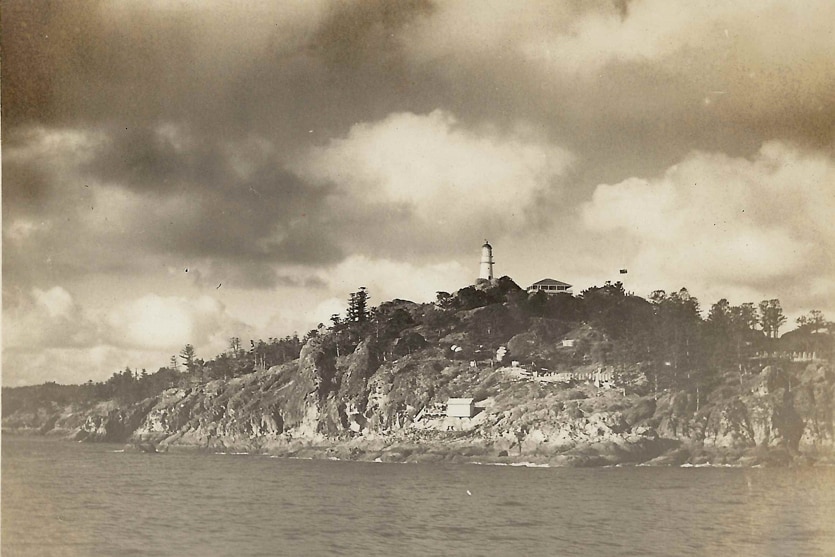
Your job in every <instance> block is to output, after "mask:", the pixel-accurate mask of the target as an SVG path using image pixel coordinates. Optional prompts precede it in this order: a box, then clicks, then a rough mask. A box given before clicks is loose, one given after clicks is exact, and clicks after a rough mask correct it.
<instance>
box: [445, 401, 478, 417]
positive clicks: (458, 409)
mask: <svg viewBox="0 0 835 557" xmlns="http://www.w3.org/2000/svg"><path fill="white" fill-rule="evenodd" d="M446 415H447V417H449V418H472V417H473V416H475V402H474V401H473V399H472V398H451V399H449V400H448V401H447V403H446Z"/></svg>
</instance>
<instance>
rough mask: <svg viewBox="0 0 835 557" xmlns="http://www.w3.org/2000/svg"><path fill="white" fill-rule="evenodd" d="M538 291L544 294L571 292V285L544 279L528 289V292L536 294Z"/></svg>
mask: <svg viewBox="0 0 835 557" xmlns="http://www.w3.org/2000/svg"><path fill="white" fill-rule="evenodd" d="M540 290H541V291H542V292H545V293H546V294H556V293H558V292H571V285H570V284H568V283H567V282H562V281H559V280H554V279H550V278H546V279H542V280H538V281H536V282H535V283H533V284H532V285H530V286H529V287H528V292H538V291H540Z"/></svg>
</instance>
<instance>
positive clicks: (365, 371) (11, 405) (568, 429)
mask: <svg viewBox="0 0 835 557" xmlns="http://www.w3.org/2000/svg"><path fill="white" fill-rule="evenodd" d="M488 267H489V273H490V275H492V264H490V265H487V264H486V263H485V265H483V268H484V269H488ZM485 272H487V271H485ZM555 282H558V281H555ZM560 284H564V283H560ZM367 299H368V294H367V292H366V291H365V290H364V289H361V290H360V291H359V292H357V293H354V294H352V296H351V303H350V305H349V311H348V317H347V318H346V319H344V320H342V319H339V318H338V317H335V319H334V321H333V324H332V326H329V327H325V326H324V325H320V326H319V327H318V328H317V329H314V330H312V331H311V332H309V333H308V334H307V335H306V336H305V337H304V338H303V339H299V338H297V337H294V339H289V338H288V339H283V340H282V341H281V342H277V341H276V342H272V343H271V344H268V343H259V344H256V343H252V349H251V350H250V351H245V350H243V349H242V348H241V347H240V342H239V341H238V342H237V346H236V345H235V344H236V343H234V342H233V343H232V346H231V348H230V352H229V353H226V354H222V355H220V356H218V357H217V358H215V359H214V360H211V361H209V362H203V361H197V362H194V361H192V362H191V365H190V366H189V367H187V369H186V370H185V371H179V370H177V369H174V367H175V366H173V365H172V366H170V367H168V368H161V369H160V370H159V371H158V372H156V373H153V374H142V375H141V376H140V374H139V373H136V374H134V373H131V372H130V370H128V374H127V375H129V377H126V374H125V373H124V372H122V373H118V374H115V375H114V377H113V378H111V380H109V381H108V382H105V383H99V384H92V383H91V384H87V385H75V386H63V385H55V384H46V385H39V386H33V387H17V388H4V389H3V422H2V423H3V431H4V434H6V435H8V434H40V435H48V436H56V437H62V438H71V439H76V440H79V441H91V442H92V441H104V442H116V443H125V444H126V448H128V449H131V450H141V451H143V452H149V453H157V452H164V451H167V450H168V449H191V450H204V451H211V452H235V453H240V452H246V453H253V454H269V455H277V456H284V457H295V458H333V459H346V460H349V459H350V460H366V461H390V462H422V461H451V462H478V463H494V464H519V463H526V464H535V465H559V466H605V465H639V464H641V465H694V466H699V465H717V466H718V465H739V466H754V465H778V466H788V465H815V464H818V465H820V464H832V463H835V434H834V432H835V412H834V411H835V405H833V400H835V375H833V372H832V369H831V366H830V360H831V357H832V354H833V344H835V343H833V335H832V334H831V333H830V331H829V329H828V328H826V327H821V326H820V325H821V324H820V323H817V324H815V326H809V327H799V328H798V329H797V330H796V331H792V332H790V333H786V334H784V335H783V336H782V337H781V338H774V337H776V334H775V335H768V334H767V332H764V331H762V330H759V329H758V328H757V327H755V323H754V322H753V321H752V320H751V318H750V315H747V314H748V313H750V312H748V311H746V308H745V307H734V306H731V305H730V304H728V303H727V302H726V301H724V300H722V301H720V302H718V303H717V304H714V306H713V307H712V308H711V310H710V313H709V314H708V317H707V318H706V319H703V318H702V317H701V316H700V308H699V307H698V301H697V300H695V298H692V297H690V296H689V294H688V293H687V291H686V290H684V289H682V290H681V291H679V292H674V293H671V294H667V293H664V292H661V291H657V292H655V293H653V295H652V296H651V297H650V299H649V300H647V299H644V298H641V297H638V296H635V295H633V294H631V293H628V292H626V291H625V290H624V288H623V285H622V284H620V283H614V284H612V283H606V284H605V285H604V286H600V287H593V288H589V289H587V290H585V291H583V292H582V293H581V294H580V295H578V296H575V295H572V294H571V293H570V292H565V291H560V292H555V293H548V292H545V291H542V290H537V289H534V288H532V289H531V291H526V290H525V289H522V288H520V287H519V286H518V285H517V284H516V283H515V282H513V280H511V279H510V278H509V277H501V278H493V277H492V276H489V277H483V278H482V279H480V280H479V282H478V283H477V284H476V285H473V286H468V287H466V288H463V289H461V290H459V291H457V292H455V293H446V292H439V293H438V296H437V300H436V302H435V303H425V304H418V303H413V302H409V301H404V300H393V301H389V302H385V303H382V304H380V305H379V306H377V307H376V308H373V309H371V308H368V307H367ZM352 309H353V312H352ZM747 309H748V310H750V309H751V308H750V307H749V308H747ZM746 315H747V317H746ZM824 325H825V324H824ZM233 340H236V339H233ZM271 346H272V347H277V346H278V347H280V348H281V355H280V357H279V356H276V353H275V351H273V353H271V354H268V352H269V351H268V350H267V348H269V347H271ZM259 347H260V349H259ZM259 350H260V352H259ZM276 360H278V363H277V364H275V365H272V362H274V361H276Z"/></svg>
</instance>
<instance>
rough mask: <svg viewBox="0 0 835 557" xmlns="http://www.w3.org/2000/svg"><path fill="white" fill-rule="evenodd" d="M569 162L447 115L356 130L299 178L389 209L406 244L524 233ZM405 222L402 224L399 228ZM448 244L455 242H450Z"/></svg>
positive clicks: (546, 145)
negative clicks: (395, 212)
mask: <svg viewBox="0 0 835 557" xmlns="http://www.w3.org/2000/svg"><path fill="white" fill-rule="evenodd" d="M571 160H572V157H571V155H570V154H569V153H568V152H567V151H565V150H564V149H561V148H560V147H558V146H556V145H553V144H552V143H550V142H549V141H547V140H545V139H544V138H542V137H540V136H537V134H535V133H533V132H532V131H530V130H529V129H528V130H526V129H524V128H523V127H521V126H520V127H518V128H516V129H514V130H512V131H510V132H507V133H501V132H500V131H499V130H496V129H494V128H490V127H484V128H481V129H470V128H468V127H466V126H463V125H461V124H460V123H459V122H458V121H457V120H456V118H455V117H454V116H453V115H452V114H450V113H449V112H446V111H443V110H435V111H433V112H431V113H429V114H423V115H419V114H412V113H397V114H391V115H389V116H388V117H387V118H385V119H383V120H381V121H377V122H371V123H362V124H357V125H355V126H354V127H352V128H351V130H350V132H349V133H348V135H347V137H345V138H343V139H335V140H332V141H330V142H328V144H327V145H325V146H324V147H320V148H316V149H314V150H312V152H311V154H310V156H309V157H308V158H307V159H306V160H304V161H303V163H302V164H301V165H300V167H299V172H300V173H301V174H303V175H306V176H310V177H312V178H313V179H315V180H317V181H320V182H325V183H333V184H336V186H337V188H338V192H337V194H336V196H335V198H336V199H337V200H338V201H341V199H339V194H340V193H341V194H344V195H347V196H349V197H350V198H351V199H353V200H355V201H356V202H357V203H365V202H367V203H368V204H369V205H370V206H372V207H373V206H375V205H376V206H380V207H383V208H385V207H387V206H388V207H395V208H398V209H399V210H400V211H401V216H400V219H399V220H400V222H395V223H392V224H393V225H394V226H400V227H402V226H403V225H406V226H408V227H410V232H409V233H408V237H407V238H404V239H403V244H401V246H402V247H404V248H405V249H407V250H408V249H409V245H408V244H407V242H411V243H412V246H413V245H415V244H419V243H423V242H426V241H427V238H426V236H436V237H437V236H441V237H443V238H445V239H447V238H454V237H455V236H456V234H457V233H459V232H462V231H470V233H469V234H467V233H466V232H463V234H465V235H466V236H467V240H468V241H470V242H472V233H473V232H474V233H475V236H478V235H479V234H480V233H481V231H486V232H489V231H491V230H497V229H498V230H503V229H507V228H511V229H512V228H519V227H522V226H525V224H524V219H523V216H524V214H525V212H526V211H530V210H531V209H532V207H531V205H532V203H533V201H534V200H535V198H536V196H537V194H540V193H542V192H545V191H551V190H559V189H560V188H561V184H560V177H561V175H562V174H563V173H564V172H565V170H566V168H567V167H568V165H569V164H570V162H571ZM404 221H405V222H404ZM453 241H454V240H453Z"/></svg>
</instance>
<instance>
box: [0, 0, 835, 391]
mask: <svg viewBox="0 0 835 557" xmlns="http://www.w3.org/2000/svg"><path fill="white" fill-rule="evenodd" d="M833 21H835V3H832V2H831V1H830V0H809V1H807V2H803V3H797V2H793V1H791V0H781V1H775V0H738V1H734V2H719V1H714V0H705V1H703V2H689V1H672V0H635V1H627V0H616V1H611V0H610V1H594V0H592V1H578V0H574V1H553V0H548V1H543V2H538V1H528V2H516V1H509V0H507V1H493V0H472V1H470V0H456V1H451V0H450V1H443V2H432V1H421V0H416V1H401V2H393V1H391V2H381V1H371V0H363V1H359V0H357V1H340V2H336V1H318V0H305V1H292V0H287V1H283V2H279V3H274V2H245V1H241V2H234V3H233V2H219V1H214V2H213V1H201V2H194V1H192V0H188V1H177V0H173V1H169V0H166V1H162V0H146V1H143V2H134V1H128V0H114V1H111V2H90V1H76V0H68V1H63V2H46V1H42V0H38V1H30V0H4V1H3V18H2V35H1V36H2V59H3V65H2V230H3V243H2V253H3V261H2V263H3V268H2V281H3V284H2V293H3V303H2V309H3V337H2V344H3V354H2V366H3V367H2V373H3V376H2V382H3V385H8V386H14V385H24V384H35V383H41V382H44V381H57V382H59V383H79V382H85V381H88V380H94V381H100V380H104V379H106V378H108V377H109V376H111V375H112V374H113V373H114V372H115V371H117V370H120V369H124V368H125V366H130V367H131V368H134V369H141V368H147V369H148V371H155V370H156V369H158V368H159V367H160V366H164V365H166V364H167V363H168V361H169V359H170V357H171V355H173V354H178V353H179V351H180V350H181V349H182V347H183V346H184V345H185V344H187V343H190V344H192V345H194V347H195V349H196V353H197V355H198V357H202V358H204V359H209V358H211V357H213V356H215V355H216V354H218V353H220V352H222V351H223V350H225V349H226V348H227V344H228V339H229V337H232V336H238V337H241V338H243V339H245V340H244V341H245V342H246V341H247V339H251V338H252V339H258V338H264V339H267V338H270V337H283V336H285V335H288V334H293V332H298V333H299V335H303V334H304V333H305V332H306V331H308V330H309V329H311V328H313V327H315V326H316V325H317V324H318V323H320V322H325V323H328V319H329V317H330V315H331V314H333V313H335V312H344V309H345V307H346V306H347V299H348V295H349V293H350V292H353V291H356V290H357V289H358V288H359V287H360V286H366V287H367V288H368V290H369V292H370V294H371V303H372V305H375V304H378V303H380V302H383V301H386V300H389V299H393V298H402V299H411V300H414V301H418V302H424V301H431V300H433V299H434V298H435V293H436V292H437V291H439V290H444V291H454V290H456V289H458V288H462V287H464V286H467V285H469V284H472V283H473V282H474V281H475V279H476V277H477V275H478V270H479V265H478V263H479V256H480V248H481V244H482V243H483V242H484V240H485V239H489V241H490V243H491V244H492V245H493V248H494V257H495V259H496V266H495V272H496V275H497V276H502V275H508V276H510V277H511V278H513V279H514V280H515V281H516V282H517V283H518V284H519V285H521V286H523V287H524V286H528V285H529V284H531V283H533V282H535V281H537V280H539V279H542V278H546V277H550V278H554V279H557V280H561V281H564V282H567V283H570V284H572V285H574V291H575V293H579V292H580V291H581V290H582V289H584V288H587V287H589V286H593V285H601V284H603V283H604V282H605V281H607V280H612V281H615V280H623V281H624V283H625V286H626V288H627V290H629V291H632V292H634V293H635V294H638V295H641V296H647V295H648V294H649V293H650V292H651V291H653V290H657V289H663V290H667V291H673V290H678V289H680V288H682V287H686V288H687V289H688V290H689V291H690V292H691V294H693V295H694V296H696V297H698V299H699V300H700V302H701V305H702V307H703V308H704V309H707V308H709V306H710V305H711V304H712V303H714V302H716V301H717V300H718V299H720V298H727V299H728V300H730V302H731V303H732V304H740V303H744V302H754V303H757V302H759V301H760V300H763V299H771V298H778V299H780V301H781V303H782V305H783V308H784V310H785V312H786V314H787V315H788V316H789V317H790V321H789V324H788V325H787V326H786V327H785V329H784V331H785V330H789V329H790V328H791V326H790V325H791V324H792V323H793V321H794V318H796V317H797V316H799V315H801V314H804V313H806V312H808V311H809V310H811V309H819V310H822V311H824V313H825V314H827V316H828V317H830V318H832V317H835V263H833V254H835V219H833V215H835V93H833V92H834V91H835V72H833V71H832V69H833V68H835V28H833V26H832V22H833ZM620 269H628V273H627V274H625V275H624V274H620V273H619V270H620Z"/></svg>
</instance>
